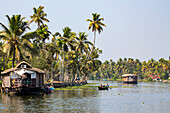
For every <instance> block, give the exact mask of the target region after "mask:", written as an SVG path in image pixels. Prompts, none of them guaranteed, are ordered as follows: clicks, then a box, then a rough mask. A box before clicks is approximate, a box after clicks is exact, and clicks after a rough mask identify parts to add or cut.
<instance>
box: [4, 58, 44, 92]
mask: <svg viewBox="0 0 170 113" xmlns="http://www.w3.org/2000/svg"><path fill="white" fill-rule="evenodd" d="M44 74H45V72H44V71H42V70H40V69H37V68H34V67H32V66H31V65H30V64H29V63H27V62H26V61H22V62H20V63H19V64H17V65H16V67H15V68H11V69H8V70H5V71H3V72H2V73H1V76H2V78H3V82H2V88H3V89H4V91H6V92H21V93H25V92H37V91H40V90H41V87H42V86H43V85H44Z"/></svg>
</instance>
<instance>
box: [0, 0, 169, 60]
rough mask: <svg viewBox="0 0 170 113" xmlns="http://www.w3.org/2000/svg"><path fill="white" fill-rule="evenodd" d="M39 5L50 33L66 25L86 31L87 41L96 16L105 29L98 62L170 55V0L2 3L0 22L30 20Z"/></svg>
mask: <svg viewBox="0 0 170 113" xmlns="http://www.w3.org/2000/svg"><path fill="white" fill-rule="evenodd" d="M40 5H42V6H44V7H45V9H44V11H45V12H46V13H47V18H48V19H49V20H50V23H47V25H48V26H49V29H50V31H52V33H55V32H62V28H64V27H66V26H68V27H70V28H71V29H72V31H74V32H76V33H78V32H79V31H81V32H86V33H87V34H88V35H89V37H88V39H89V40H90V41H93V33H92V32H91V31H89V30H88V22H86V19H88V18H89V19H91V18H92V15H91V14H92V13H99V14H100V15H101V17H103V18H104V22H103V23H105V24H106V26H107V27H105V28H104V31H103V32H102V33H101V34H100V35H97V40H96V46H97V47H98V48H100V49H102V50H103V54H101V56H100V60H101V61H105V60H110V59H112V60H113V61H117V60H118V59H119V58H125V57H126V58H134V59H139V60H141V61H144V60H146V61H147V60H149V59H151V58H154V59H156V60H158V59H160V58H165V59H168V57H169V55H170V0H1V4H0V22H1V23H4V24H5V25H7V24H8V23H7V19H6V17H5V15H9V16H11V15H13V14H21V15H22V16H23V17H26V19H25V20H30V15H32V14H33V7H36V8H38V7H39V6H40ZM31 28H32V30H34V29H35V28H36V25H35V24H32V25H31ZM0 30H2V28H0Z"/></svg>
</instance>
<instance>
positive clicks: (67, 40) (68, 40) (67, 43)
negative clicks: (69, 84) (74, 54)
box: [55, 27, 76, 81]
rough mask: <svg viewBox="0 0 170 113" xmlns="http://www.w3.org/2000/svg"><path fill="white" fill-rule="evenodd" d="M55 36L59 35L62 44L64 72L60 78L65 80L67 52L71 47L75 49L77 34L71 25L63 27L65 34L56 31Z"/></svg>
mask: <svg viewBox="0 0 170 113" xmlns="http://www.w3.org/2000/svg"><path fill="white" fill-rule="evenodd" d="M55 36H59V37H58V38H57V39H58V41H59V42H60V44H62V60H63V61H62V74H60V75H61V78H60V80H61V81H63V80H64V72H65V70H64V69H65V67H64V61H65V54H66V53H67V52H68V50H69V49H71V50H74V49H75V48H74V46H73V42H75V36H76V34H75V33H74V32H71V29H70V28H69V27H65V28H64V29H63V36H62V35H61V34H60V33H59V32H56V33H55ZM66 72H68V71H66ZM66 78H68V73H66Z"/></svg>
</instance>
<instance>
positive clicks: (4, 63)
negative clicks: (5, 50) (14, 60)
mask: <svg viewBox="0 0 170 113" xmlns="http://www.w3.org/2000/svg"><path fill="white" fill-rule="evenodd" d="M5 60H6V55H4V59H3V62H4V69H3V71H5V66H6V65H5Z"/></svg>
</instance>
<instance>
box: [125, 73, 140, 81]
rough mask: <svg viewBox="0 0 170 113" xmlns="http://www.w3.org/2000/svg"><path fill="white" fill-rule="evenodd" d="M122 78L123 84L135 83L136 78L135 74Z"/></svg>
mask: <svg viewBox="0 0 170 113" xmlns="http://www.w3.org/2000/svg"><path fill="white" fill-rule="evenodd" d="M122 78H123V82H124V83H137V79H138V76H137V75H135V74H124V75H122Z"/></svg>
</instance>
